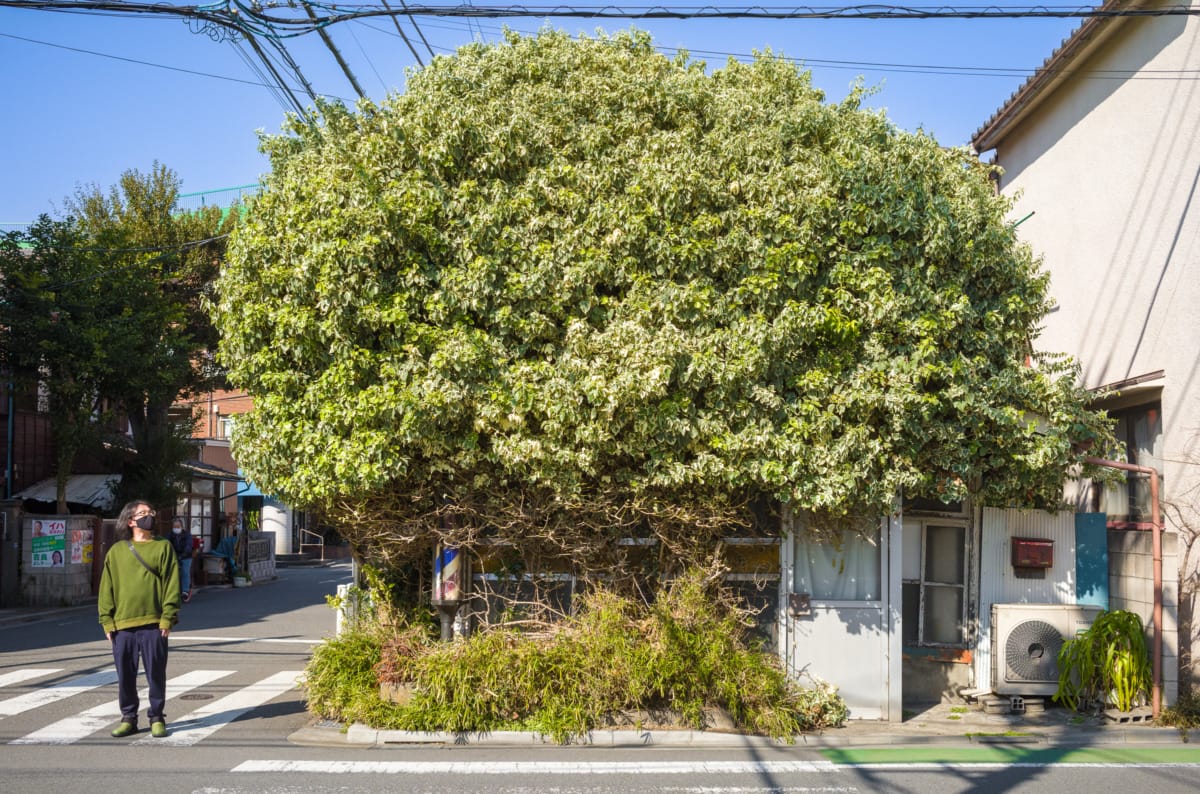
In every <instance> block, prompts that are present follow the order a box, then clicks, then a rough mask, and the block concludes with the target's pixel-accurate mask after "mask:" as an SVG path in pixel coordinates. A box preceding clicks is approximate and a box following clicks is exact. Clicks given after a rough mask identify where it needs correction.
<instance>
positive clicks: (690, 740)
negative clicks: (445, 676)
mask: <svg viewBox="0 0 1200 794" xmlns="http://www.w3.org/2000/svg"><path fill="white" fill-rule="evenodd" d="M216 587H218V588H221V587H222V586H216ZM223 587H224V588H228V587H229V585H225V586H223ZM95 609H96V602H95V599H94V598H93V599H90V600H89V601H87V602H85V603H82V604H77V605H75V606H70V607H12V608H6V609H0V626H9V625H14V624H20V623H28V622H34V621H39V620H49V619H54V618H57V617H59V616H63V615H68V614H73V613H75V612H81V611H91V612H94V611H95ZM288 739H289V741H290V742H292V743H293V744H297V745H305V746H319V747H342V748H355V747H357V748H364V749H365V748H368V747H404V746H426V747H437V746H455V747H530V746H542V745H550V746H553V745H554V742H553V741H552V740H551V739H550V738H549V737H545V736H542V735H541V734H536V733H530V732H522V731H493V732H491V733H487V734H456V733H418V732H414V731H396V730H377V729H374V728H368V727H366V726H365V725H357V724H356V725H352V726H350V728H349V729H346V728H345V727H344V726H343V725H341V724H340V723H335V722H329V721H320V722H316V723H313V724H311V725H307V726H305V727H303V728H301V729H299V730H297V731H295V732H294V733H292V734H291V736H289V737H288ZM576 744H582V745H589V746H594V747H648V746H649V747H713V748H718V747H728V748H738V747H785V746H787V745H786V744H785V743H783V742H777V741H775V740H773V739H770V738H767V737H763V736H749V735H745V734H739V733H728V732H723V731H717V730H711V731H692V730H657V729H656V730H641V731H638V730H630V729H626V730H598V731H593V732H592V733H591V734H590V735H589V737H588V738H587V740H583V741H578V742H576ZM1185 744H1193V745H1195V744H1200V730H1193V731H1188V732H1186V733H1185V732H1181V731H1180V730H1178V729H1177V728H1168V727H1158V726H1155V725H1153V724H1152V723H1149V722H1125V723H1118V722H1114V721H1112V720H1108V719H1105V718H1103V717H1096V716H1086V715H1082V714H1076V713H1074V712H1071V711H1067V710H1066V709H1061V708H1053V707H1052V708H1048V709H1046V711H1045V712H1043V713H1040V714H1036V713H1029V714H987V713H985V712H984V711H983V710H982V709H981V708H980V707H979V705H977V704H970V705H967V704H957V705H956V704H950V703H940V704H937V705H934V706H929V707H927V708H925V709H923V710H921V711H918V712H912V713H910V712H909V711H907V710H906V711H905V714H904V720H903V721H902V722H898V723H887V722H877V721H868V720H853V721H851V722H848V723H847V724H846V725H845V727H842V728H832V729H829V730H827V731H823V732H820V733H810V734H805V735H803V736H800V737H797V739H796V743H795V745H794V746H795V747H798V748H838V747H906V746H907V747H920V746H925V747H987V746H991V747H997V746H1008V747H1024V748H1029V749H1040V748H1047V747H1065V748H1084V747H1121V746H1126V747H1139V746H1140V747H1154V746H1160V747H1167V746H1172V745H1175V746H1180V745H1185Z"/></svg>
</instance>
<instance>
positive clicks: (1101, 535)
mask: <svg viewBox="0 0 1200 794" xmlns="http://www.w3.org/2000/svg"><path fill="white" fill-rule="evenodd" d="M1075 602H1076V603H1079V604H1091V605H1093V606H1098V607H1100V608H1101V609H1108V516H1107V515H1105V514H1104V513H1076V514H1075Z"/></svg>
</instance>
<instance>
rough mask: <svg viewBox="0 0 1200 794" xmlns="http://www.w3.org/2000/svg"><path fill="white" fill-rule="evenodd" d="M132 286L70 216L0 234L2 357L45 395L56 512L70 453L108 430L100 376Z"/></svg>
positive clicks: (62, 500)
mask: <svg viewBox="0 0 1200 794" xmlns="http://www.w3.org/2000/svg"><path fill="white" fill-rule="evenodd" d="M139 289H140V285H138V284H136V283H134V282H133V281H132V280H130V279H129V278H127V274H125V273H124V272H123V271H122V270H121V269H120V268H111V267H110V265H109V262H108V259H107V257H106V256H105V255H104V254H103V253H102V252H100V251H98V250H97V249H96V247H95V246H94V245H93V244H92V242H91V241H89V240H88V239H87V238H85V236H84V235H83V233H82V231H81V230H80V228H79V226H78V224H76V223H75V221H74V220H73V219H70V218H68V219H66V220H61V221H56V220H52V219H50V218H49V217H48V216H46V215H42V216H41V217H40V218H39V219H38V221H37V222H36V223H34V224H33V225H32V226H31V227H29V229H28V230H25V231H20V232H10V233H8V234H6V235H5V236H4V240H3V242H2V243H0V305H2V306H3V312H4V314H3V316H4V321H3V326H2V329H3V335H4V345H3V350H4V357H5V362H4V364H5V368H6V369H7V370H8V371H9V373H10V374H11V377H12V378H13V381H14V383H16V384H19V386H20V387H21V388H23V389H26V390H28V391H30V392H37V393H38V394H39V396H40V399H43V400H44V407H45V409H46V411H47V415H48V417H49V424H50V435H51V438H52V440H53V443H54V450H55V459H54V472H55V480H56V482H57V491H56V494H57V502H58V505H57V509H58V511H59V512H60V513H66V512H67V503H66V487H67V481H68V479H69V478H70V476H71V470H72V466H73V464H74V462H75V459H76V457H77V456H78V454H79V453H80V452H82V451H85V450H94V449H95V448H96V447H97V446H98V443H99V441H100V439H101V438H102V437H103V435H104V434H105V433H106V432H107V431H108V430H109V426H108V421H109V419H110V418H111V417H110V413H109V411H108V405H107V403H106V401H105V399H104V396H105V394H104V385H105V384H106V383H107V382H108V381H109V380H111V378H112V377H113V374H114V363H115V362H114V356H113V351H118V350H121V349H122V348H123V347H124V345H125V344H127V343H128V341H129V337H128V334H127V328H126V326H127V322H126V321H125V319H124V316H123V315H124V314H125V308H126V304H127V303H128V302H129V301H131V300H133V296H134V295H136V294H137V292H138V291H139Z"/></svg>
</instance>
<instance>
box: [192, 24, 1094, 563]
mask: <svg viewBox="0 0 1200 794" xmlns="http://www.w3.org/2000/svg"><path fill="white" fill-rule="evenodd" d="M860 98H861V91H857V90H856V91H854V92H852V93H851V94H850V95H849V96H848V97H846V98H845V99H844V100H843V101H841V102H838V103H830V102H827V101H826V99H825V97H824V95H823V94H822V93H821V92H820V91H818V90H817V89H815V88H814V87H813V85H812V82H811V76H810V74H809V73H808V72H805V71H803V70H799V69H797V68H796V67H795V66H794V65H792V64H791V63H789V62H787V61H785V60H784V59H782V58H777V57H775V56H773V55H772V54H771V53H764V54H761V55H760V56H759V57H757V58H756V60H755V61H754V62H753V63H751V64H742V63H737V62H734V61H730V62H729V63H728V64H726V65H725V66H724V67H723V68H719V69H715V70H712V71H709V70H707V69H706V67H705V65H704V64H703V63H699V62H694V61H691V60H689V59H688V58H687V57H686V56H681V57H679V58H677V59H675V60H669V59H667V58H665V57H663V56H662V55H660V54H658V53H657V52H655V50H654V48H653V45H652V42H651V40H650V38H649V36H647V35H646V34H643V33H640V32H637V31H633V32H628V33H620V34H616V35H613V36H600V37H598V38H594V39H589V38H579V39H572V38H570V37H568V36H566V35H564V34H561V33H556V32H552V31H543V32H542V33H540V34H538V35H536V36H531V37H522V36H517V35H515V34H511V35H509V36H508V38H507V40H506V41H505V42H503V43H499V44H482V43H477V44H473V45H470V46H467V47H464V48H462V49H460V50H459V51H458V52H457V53H456V54H455V55H454V56H452V57H445V58H439V59H437V60H436V61H435V62H434V63H433V64H432V65H430V66H429V67H428V68H426V69H424V70H422V71H420V72H416V73H414V74H413V75H412V77H411V79H410V81H409V84H408V88H407V92H406V93H405V94H403V95H396V96H392V97H390V98H389V99H388V100H387V101H385V102H383V103H382V104H380V105H374V104H371V103H366V102H364V103H360V105H359V106H358V108H357V110H356V111H350V110H347V109H345V108H343V107H341V106H321V107H320V108H318V110H317V111H316V112H314V113H313V115H312V116H311V117H310V118H305V119H297V120H296V121H295V125H294V126H293V128H292V129H291V131H290V133H289V134H286V135H283V136H278V137H271V138H266V139H264V144H263V145H264V149H265V151H266V152H267V153H268V154H269V155H270V156H271V159H272V172H271V174H270V175H269V176H268V178H267V179H266V191H265V193H264V194H263V195H262V197H261V198H260V199H258V200H257V201H256V202H255V203H254V205H253V207H252V208H251V211H250V214H249V218H248V220H247V222H246V223H244V224H243V225H242V226H241V227H240V228H239V230H238V231H237V233H236V235H235V238H234V240H233V242H232V244H231V248H230V257H229V267H228V268H227V269H226V270H225V271H224V272H223V274H222V276H221V279H220V283H219V299H218V301H217V304H216V306H215V314H214V317H215V322H216V324H217V326H218V327H219V328H220V330H221V331H222V334H223V337H222V342H221V348H220V357H221V361H222V362H223V363H224V364H225V366H227V367H228V369H229V376H230V379H231V380H232V381H233V382H234V383H235V384H236V385H237V386H239V387H241V388H244V389H246V390H247V391H248V392H250V393H251V394H252V396H253V397H254V401H255V410H254V412H253V413H251V414H249V415H248V416H246V417H245V418H244V421H242V422H240V423H239V426H238V428H237V430H236V433H235V438H234V443H235V448H236V450H237V455H238V459H239V462H240V464H241V465H242V466H243V467H244V468H245V470H246V471H247V473H248V474H249V476H250V477H251V478H252V479H253V480H254V481H255V482H258V483H260V484H262V485H263V486H264V487H266V488H268V489H270V490H271V491H273V492H275V493H278V494H280V495H281V496H282V497H284V498H287V499H288V500H290V501H292V502H294V503H300V504H317V505H322V506H326V507H334V506H336V508H337V512H339V513H342V512H347V511H349V512H352V513H353V514H354V516H355V518H354V521H353V522H352V523H353V524H355V525H356V526H358V527H359V528H360V531H361V533H362V535H363V540H364V542H372V543H376V544H380V545H384V546H387V545H388V544H392V545H394V546H396V547H397V548H400V547H403V546H404V545H405V544H406V543H408V542H409V541H410V540H411V539H412V538H414V537H426V538H428V537H430V536H442V537H445V538H447V539H451V540H452V539H455V538H458V539H460V540H461V539H462V538H463V537H470V536H471V533H480V532H484V531H489V532H493V533H498V534H500V535H501V536H503V537H507V538H510V539H513V540H514V541H518V540H524V538H525V536H526V535H529V534H532V535H534V536H536V537H539V538H545V539H546V541H547V543H549V544H551V545H559V546H563V547H566V546H575V545H577V544H579V543H581V542H585V539H586V538H587V537H589V536H590V537H602V536H603V532H602V530H603V528H604V527H605V526H614V527H639V526H640V527H642V529H643V531H646V532H650V533H657V534H659V535H662V536H666V535H670V536H673V537H675V538H677V539H678V540H680V541H685V540H686V539H687V538H688V537H690V535H691V533H692V532H693V530H691V529H689V527H691V526H703V527H714V528H718V529H720V530H721V531H728V530H730V529H731V528H737V527H740V526H743V525H745V524H746V523H747V515H748V510H747V506H748V505H749V504H750V503H751V502H752V501H753V500H754V499H755V498H757V497H760V496H765V497H768V498H770V499H772V500H775V501H778V502H785V503H791V504H793V505H795V506H796V507H797V508H799V509H805V510H809V511H812V512H814V513H817V514H828V515H831V516H835V517H836V516H855V515H871V514H876V515H877V514H879V513H880V512H886V511H888V510H890V508H891V504H892V500H893V499H894V497H895V495H896V494H897V493H898V492H904V493H907V494H910V495H914V496H927V497H933V498H942V499H944V500H946V501H951V500H955V499H961V498H963V497H964V496H966V495H967V494H968V492H972V491H973V492H974V493H975V494H976V495H978V496H979V497H980V499H981V500H982V501H983V502H984V503H988V504H1004V505H1008V504H1020V505H1025V506H1051V505H1056V504H1057V503H1058V501H1059V499H1060V494H1061V483H1062V479H1063V477H1064V475H1065V473H1066V472H1067V471H1068V469H1069V467H1070V466H1072V465H1074V464H1076V463H1078V462H1079V460H1080V458H1079V455H1078V454H1076V453H1075V452H1074V451H1073V447H1072V444H1073V442H1078V441H1084V440H1092V441H1095V442H1098V443H1097V446H1096V447H1095V448H1094V451H1095V452H1100V453H1104V452H1108V451H1109V449H1108V447H1109V446H1110V443H1111V436H1110V434H1109V432H1108V429H1107V424H1106V420H1104V418H1103V417H1102V416H1101V415H1099V414H1096V413H1093V412H1090V411H1088V410H1087V409H1086V408H1085V407H1084V406H1085V404H1086V402H1087V399H1088V397H1087V395H1086V394H1084V393H1083V391H1082V390H1081V389H1080V388H1079V386H1078V383H1077V373H1076V370H1075V369H1074V366H1073V364H1071V362H1069V361H1067V360H1063V359H1058V358H1054V357H1049V356H1045V357H1037V356H1033V355H1032V354H1031V353H1030V350H1031V339H1032V337H1033V336H1034V335H1035V334H1036V332H1037V325H1038V323H1039V321H1040V320H1041V318H1042V317H1043V316H1044V314H1045V312H1046V311H1047V308H1048V299H1047V277H1046V275H1045V273H1044V272H1043V271H1041V270H1040V268H1039V266H1038V264H1037V262H1036V261H1035V260H1034V259H1033V257H1032V256H1031V255H1030V252H1029V251H1028V250H1027V249H1026V248H1025V247H1024V246H1022V245H1021V244H1019V243H1018V241H1017V238H1016V233H1015V231H1014V230H1013V229H1012V228H1011V227H1010V226H1009V225H1008V224H1007V223H1006V221H1005V215H1006V212H1007V210H1008V208H1009V204H1008V202H1007V199H1005V198H1003V197H999V196H997V195H995V193H994V191H993V190H992V187H991V183H990V181H989V179H988V172H987V169H986V168H985V167H984V166H982V165H981V164H980V163H979V162H978V160H977V159H976V158H975V157H973V156H972V155H971V154H970V153H969V152H967V151H965V150H958V149H944V148H942V147H940V146H939V145H938V144H937V142H936V141H934V140H933V139H932V138H930V137H929V136H927V135H925V134H923V133H917V134H910V133H905V132H902V131H899V130H897V129H896V128H895V127H894V126H893V125H892V124H891V123H890V122H889V121H888V119H887V118H886V117H885V116H884V115H883V114H882V113H879V112H873V111H867V110H864V109H862V108H861V106H860ZM1027 359H1028V362H1027ZM1027 363H1028V364H1031V365H1027ZM447 505H453V506H454V507H452V508H449V509H450V510H451V511H456V512H455V515H454V516H453V519H454V520H449V518H450V517H449V516H448V515H447ZM348 523H350V522H348ZM572 526H575V527H579V528H580V530H579V531H577V532H574V533H572V532H571V531H570V527H572ZM348 531H349V532H351V533H353V532H354V531H355V530H354V529H353V528H352V527H351V528H348ZM397 553H399V552H397Z"/></svg>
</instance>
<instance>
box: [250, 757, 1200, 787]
mask: <svg viewBox="0 0 1200 794" xmlns="http://www.w3.org/2000/svg"><path fill="white" fill-rule="evenodd" d="M1196 766H1197V764H1187V763H1164V764H1156V763H1117V764H1099V763H1097V764H1087V763H1056V762H1053V761H1047V762H1045V763H1015V764H1008V763H978V764H976V763H961V764H960V763H942V764H939V763H916V764H902V763H888V764H834V763H831V762H828V761H626V762H622V761H508V762H492V761H272V760H249V761H244V762H242V763H240V764H238V765H237V766H235V767H234V768H233V769H231V770H230V771H231V772H267V773H276V774H286V773H306V774H311V773H318V774H319V773H324V774H334V775H345V774H383V775H401V774H404V775H492V776H496V775H704V774H729V775H777V774H789V773H791V774H810V773H814V772H819V773H838V772H851V771H855V770H877V771H879V770H896V771H912V770H939V771H945V770H948V771H956V770H957V771H979V770H1003V769H1012V768H1014V767H1017V768H1028V769H1046V768H1050V767H1053V768H1055V769H1118V768H1119V769H1165V768H1184V767H1190V768H1193V769H1194V768H1195V767H1196ZM775 790H778V789H772V791H775Z"/></svg>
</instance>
